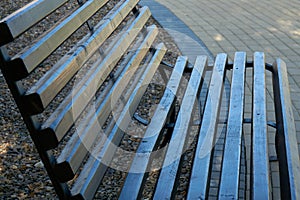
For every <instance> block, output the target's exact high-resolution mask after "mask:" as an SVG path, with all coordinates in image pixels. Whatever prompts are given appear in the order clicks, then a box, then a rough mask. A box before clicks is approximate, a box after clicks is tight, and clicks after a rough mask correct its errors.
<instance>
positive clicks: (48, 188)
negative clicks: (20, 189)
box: [45, 186, 53, 192]
mask: <svg viewBox="0 0 300 200" xmlns="http://www.w3.org/2000/svg"><path fill="white" fill-rule="evenodd" d="M45 189H46V191H48V192H50V191H52V190H53V187H51V186H46V187H45Z"/></svg>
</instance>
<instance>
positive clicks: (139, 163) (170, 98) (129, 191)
mask: <svg viewBox="0 0 300 200" xmlns="http://www.w3.org/2000/svg"><path fill="white" fill-rule="evenodd" d="M186 64H187V58H186V57H178V59H177V62H176V64H175V67H174V70H173V72H172V74H171V77H170V79H169V82H168V84H167V87H166V90H165V92H164V94H163V97H162V99H161V101H160V103H159V104H158V107H157V109H156V111H155V113H154V115H153V117H152V119H151V122H150V124H149V125H148V128H147V130H146V132H145V135H144V137H143V139H142V141H141V143H140V146H139V147H138V149H137V152H136V156H135V157H134V159H133V162H132V164H131V167H130V170H129V173H128V175H127V177H126V180H125V183H124V185H123V188H122V192H121V194H120V197H119V199H124V200H125V199H126V200H127V199H138V198H140V193H141V189H142V185H143V183H144V181H145V177H146V174H147V169H148V165H149V162H150V161H151V154H152V153H154V152H153V151H154V150H155V149H156V148H155V147H156V146H157V143H159V142H160V141H159V140H160V139H161V135H162V131H163V130H164V126H165V123H166V121H167V118H168V115H169V114H170V110H171V107H172V105H173V104H174V101H175V97H176V94H177V90H178V87H179V83H180V81H181V77H182V74H183V71H184V69H185V66H186Z"/></svg>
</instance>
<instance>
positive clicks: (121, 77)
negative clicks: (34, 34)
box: [0, 0, 300, 199]
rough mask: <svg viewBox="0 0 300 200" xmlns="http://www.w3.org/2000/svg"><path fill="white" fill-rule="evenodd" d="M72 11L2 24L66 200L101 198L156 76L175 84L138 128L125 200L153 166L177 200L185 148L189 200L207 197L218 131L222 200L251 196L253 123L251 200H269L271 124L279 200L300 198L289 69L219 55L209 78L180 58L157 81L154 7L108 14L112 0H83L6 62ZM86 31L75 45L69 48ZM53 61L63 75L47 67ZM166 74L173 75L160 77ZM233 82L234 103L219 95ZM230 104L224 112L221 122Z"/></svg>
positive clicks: (16, 85) (159, 48)
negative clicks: (246, 162)
mask: <svg viewBox="0 0 300 200" xmlns="http://www.w3.org/2000/svg"><path fill="white" fill-rule="evenodd" d="M66 2H67V1H66V0H55V1H53V0H44V1H33V2H32V3H30V4H29V5H27V6H26V7H24V8H23V9H22V10H19V11H17V12H15V13H13V14H11V15H10V16H8V17H6V18H5V19H3V20H2V21H1V22H0V46H1V54H0V55H1V56H0V65H1V70H2V73H3V75H4V77H5V79H6V82H7V84H8V86H9V89H10V91H11V93H12V94H13V97H14V99H15V101H16V103H17V106H18V108H19V110H20V112H21V115H22V117H23V120H24V122H25V124H26V126H27V128H28V130H29V132H30V135H31V138H32V140H33V142H34V144H35V146H36V148H37V150H38V153H39V155H40V157H41V160H42V161H43V163H44V166H45V168H46V170H47V172H48V175H49V177H50V179H51V181H52V183H53V186H54V188H55V191H56V193H57V195H58V197H59V198H60V199H92V198H93V197H94V195H95V193H96V192H97V189H98V187H99V185H100V184H101V182H102V179H103V177H104V175H105V172H106V170H107V169H108V167H110V163H111V161H112V160H113V158H114V154H115V152H116V151H117V150H119V149H120V147H119V145H120V143H121V141H122V138H123V137H124V135H126V133H127V132H126V129H127V127H128V126H129V124H130V123H131V121H132V118H133V115H134V113H135V112H136V110H137V108H138V106H139V103H140V101H141V99H142V98H143V96H144V93H145V92H146V89H147V87H148V86H149V85H150V83H151V80H152V79H153V77H155V76H156V75H155V74H156V73H157V71H159V73H161V74H162V75H161V76H164V77H168V78H167V79H168V80H167V82H166V86H165V89H164V91H163V94H162V95H161V98H160V101H159V103H158V104H157V106H156V109H155V111H154V113H153V115H152V117H151V120H149V123H147V121H146V122H145V120H140V121H141V122H143V123H144V124H145V126H146V128H145V132H144V133H141V134H140V135H141V136H140V137H141V139H140V142H139V145H138V147H137V149H136V150H135V151H133V152H131V153H132V154H131V155H133V156H132V159H131V164H130V166H129V169H128V173H127V175H126V178H125V180H124V183H122V185H120V192H119V198H120V199H136V198H142V197H143V195H142V192H143V188H144V187H145V183H146V181H147V178H148V176H149V172H150V171H151V167H150V166H151V164H152V162H153V160H154V157H157V155H159V158H160V159H162V162H161V165H162V166H161V170H160V171H159V175H158V177H157V179H156V180H155V183H154V186H153V188H154V189H153V195H152V198H154V199H162V198H164V199H169V198H176V192H177V188H178V185H179V179H180V174H181V173H182V165H183V162H184V159H183V157H184V156H183V155H184V154H185V153H186V151H187V150H188V149H189V148H190V150H191V151H192V154H193V155H192V157H190V160H189V162H190V163H191V170H190V174H189V177H188V180H189V181H188V184H187V187H186V196H185V197H186V198H187V199H205V198H208V195H209V190H210V187H211V184H210V183H211V175H212V173H211V172H212V168H213V167H212V166H213V153H214V151H215V149H214V145H215V143H216V141H217V139H218V134H217V132H218V125H219V124H220V123H222V124H223V127H224V128H225V129H223V131H224V132H225V140H224V151H223V155H222V157H223V158H222V165H221V175H220V177H219V184H218V185H217V191H218V192H217V196H218V197H219V198H220V199H238V198H244V197H245V196H244V195H243V194H241V193H243V192H244V191H241V189H240V188H243V187H242V184H246V183H245V181H242V180H241V179H242V178H241V177H242V173H243V172H242V170H241V168H242V167H241V165H242V158H243V156H244V155H243V154H244V152H243V142H244V131H243V130H244V125H245V124H246V123H250V125H251V152H250V154H251V161H250V162H251V164H250V166H251V169H250V171H251V174H250V197H251V198H253V199H269V198H272V184H271V181H270V166H269V154H268V125H272V127H273V128H275V129H276V152H277V157H278V161H279V171H280V189H281V198H282V199H299V198H300V163H299V155H298V147H297V139H296V130H295V124H294V119H293V112H292V105H291V101H290V94H289V83H288V78H287V71H286V65H285V63H284V62H283V61H282V60H280V59H278V60H276V62H275V63H274V64H273V65H269V64H265V58H264V54H263V53H260V52H256V53H254V56H253V62H247V61H246V54H245V53H243V52H237V53H236V54H235V58H234V62H233V63H229V62H228V61H227V60H228V58H227V55H226V54H218V55H217V57H216V59H215V62H214V66H213V67H211V66H207V57H206V56H199V57H197V59H196V62H195V63H193V64H190V63H188V58H186V57H184V56H179V57H178V58H177V61H176V63H175V64H174V67H173V69H171V70H170V69H169V70H160V69H161V68H163V66H162V64H161V63H162V60H163V58H164V56H165V54H166V52H167V49H166V47H165V45H164V44H163V43H160V44H154V41H155V38H156V36H157V34H158V32H159V31H158V28H157V27H156V26H155V25H152V26H149V27H147V26H146V25H145V24H146V22H147V21H148V19H149V17H150V16H151V13H150V11H149V9H148V8H147V7H142V8H140V7H138V6H137V3H138V0H126V1H125V0H123V1H119V2H118V3H116V5H113V8H112V9H111V10H109V11H108V12H106V13H105V14H104V15H103V13H104V11H103V12H102V10H101V9H102V7H104V6H105V5H107V3H108V2H109V1H108V0H106V1H100V0H89V1H86V2H81V1H79V6H78V8H77V9H76V10H75V11H73V12H72V13H70V14H69V15H67V16H66V17H65V18H64V19H61V20H60V21H59V22H56V23H53V27H52V28H49V30H47V31H46V32H45V33H44V34H43V35H40V36H39V37H38V39H36V40H35V41H34V42H33V43H32V45H30V46H29V47H27V48H24V49H23V50H21V51H20V52H17V53H16V52H13V53H11V52H10V50H9V45H10V43H11V42H15V41H17V40H18V38H20V37H23V36H24V34H26V31H27V30H29V29H30V28H31V27H34V26H35V25H36V24H38V23H40V21H41V20H43V19H46V20H47V17H48V16H49V14H50V13H53V12H55V10H57V9H59V8H60V7H61V6H62V5H63V4H65V3H66ZM99 10H100V14H99ZM91 17H95V18H97V19H99V20H98V23H95V24H93V22H92V21H91ZM42 23H43V21H42ZM46 23H47V21H46ZM84 27H85V28H86V29H87V31H86V32H84ZM81 29H83V30H82V35H83V36H82V39H81V40H80V41H79V42H78V43H77V41H76V42H74V41H73V40H70V39H69V38H70V37H71V38H72V35H73V34H74V33H76V32H78V31H81ZM66 44H67V45H66ZM65 45H66V46H68V45H69V49H68V50H65V48H64V47H65ZM7 49H8V50H7ZM57 54H58V57H56V56H57ZM49 59H50V60H54V61H55V64H54V65H51V66H49V65H46V64H45V62H47V60H49ZM189 65H193V66H192V67H190V66H189ZM247 68H253V79H252V81H251V82H252V84H253V88H252V90H253V91H252V96H251V97H250V98H251V99H252V100H251V101H252V107H251V110H252V116H251V119H246V118H244V109H245V102H246V98H248V97H249V96H247V95H245V93H246V92H245V87H246V85H245V84H246V71H247V70H246V69H247ZM166 71H167V72H166ZM168 71H169V75H166V74H164V73H168ZM267 71H270V72H271V73H272V76H273V81H272V82H273V90H274V94H273V96H274V103H275V104H274V106H275V111H276V122H275V123H269V122H268V121H267V108H266V104H267V97H266V73H267ZM229 73H231V74H232V78H230V80H229V82H230V88H229V90H230V91H229V94H228V95H227V101H226V92H225V93H224V92H223V90H224V87H225V86H224V85H225V81H226V79H227V78H226V77H227V75H228V74H229ZM164 80H165V79H164ZM184 80H187V81H186V83H185V84H184V83H183V82H184ZM178 99H180V100H178ZM224 99H225V103H227V105H228V106H227V109H225V110H226V114H225V116H226V117H225V120H224V121H223V122H221V121H220V113H221V112H220V111H221V107H222V102H223V100H224ZM197 117H198V120H195V119H197ZM136 118H137V119H138V118H139V117H138V116H136ZM192 143H194V146H193V145H192ZM191 146H192V148H191ZM157 152H159V153H157ZM244 188H245V187H244Z"/></svg>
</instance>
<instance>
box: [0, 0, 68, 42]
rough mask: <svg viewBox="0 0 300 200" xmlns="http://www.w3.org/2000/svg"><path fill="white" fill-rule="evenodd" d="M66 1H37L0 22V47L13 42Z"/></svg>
mask: <svg viewBox="0 0 300 200" xmlns="http://www.w3.org/2000/svg"><path fill="white" fill-rule="evenodd" d="M65 2H67V0H37V1H32V2H31V3H29V4H27V5H26V6H25V7H23V8H21V9H19V10H17V11H16V12H14V13H12V14H11V15H9V16H7V17H6V18H4V19H2V20H1V21H0V33H1V34H0V35H1V36H0V46H2V45H4V44H7V43H9V42H11V41H13V40H14V39H15V38H16V37H17V36H19V35H20V34H22V33H23V32H24V31H26V30H27V29H29V28H30V27H31V26H32V25H34V24H35V23H37V22H38V21H40V20H41V19H43V18H44V17H46V16H47V15H49V14H50V13H51V12H53V11H54V10H55V9H57V8H58V7H60V6H61V5H63V4H64V3H65Z"/></svg>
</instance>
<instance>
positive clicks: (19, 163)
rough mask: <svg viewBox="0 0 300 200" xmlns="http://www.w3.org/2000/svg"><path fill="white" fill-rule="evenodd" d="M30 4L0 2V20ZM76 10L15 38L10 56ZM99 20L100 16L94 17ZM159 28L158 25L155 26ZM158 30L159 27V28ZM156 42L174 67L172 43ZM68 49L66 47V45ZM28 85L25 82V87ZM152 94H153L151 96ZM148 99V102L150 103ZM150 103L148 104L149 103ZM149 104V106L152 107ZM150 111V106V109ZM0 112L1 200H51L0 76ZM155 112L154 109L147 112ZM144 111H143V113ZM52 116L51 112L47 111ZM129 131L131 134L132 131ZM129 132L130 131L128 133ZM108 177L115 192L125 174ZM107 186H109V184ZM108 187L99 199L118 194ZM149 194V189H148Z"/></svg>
mask: <svg viewBox="0 0 300 200" xmlns="http://www.w3.org/2000/svg"><path fill="white" fill-rule="evenodd" d="M28 2H30V0H23V1H13V0H1V1H0V19H2V18H4V17H6V16H7V15H9V14H10V13H12V12H14V11H16V10H17V9H19V8H21V7H22V6H24V5H26V4H27V3H28ZM111 2H112V3H111V4H109V5H108V6H107V8H104V9H103V13H106V11H107V9H110V8H111V7H113V5H114V3H115V2H116V1H111ZM76 7H77V3H76V2H75V1H74V0H71V1H70V2H69V3H67V4H66V5H65V6H63V7H62V8H60V9H59V10H58V11H56V12H55V13H54V14H52V15H50V16H49V17H47V19H45V20H43V21H41V22H40V23H39V25H38V26H37V27H35V28H33V29H31V30H30V31H28V32H26V33H25V34H24V36H22V37H20V38H18V39H17V40H16V42H14V43H12V44H10V45H9V46H8V49H9V52H10V55H14V54H15V52H18V51H19V50H22V49H24V48H26V46H28V44H30V41H32V40H34V39H35V38H37V37H38V36H40V35H41V34H43V32H44V31H45V30H46V29H47V28H48V27H50V26H51V25H52V24H53V23H55V22H57V21H58V20H60V19H61V18H62V17H63V16H64V15H67V14H68V13H69V12H70V11H71V10H73V9H75V8H76ZM97 17H100V18H101V16H96V18H97ZM153 23H154V24H157V23H156V22H155V21H154V20H153V19H151V20H149V22H148V24H153ZM157 25H158V24H157ZM158 26H159V25H158ZM87 31H88V30H87V29H86V28H82V30H79V31H78V34H76V35H75V36H73V37H72V38H71V39H70V40H69V43H70V44H69V46H70V47H72V43H74V42H76V41H78V40H80V39H81V38H82V36H83V35H85V34H86V32H87ZM159 38H160V39H159V40H160V41H164V42H165V43H166V45H167V47H168V49H169V50H170V51H169V52H168V53H167V55H166V57H165V58H164V60H165V61H167V62H169V63H171V64H174V59H175V57H176V55H178V54H180V52H179V50H178V48H177V47H176V45H175V44H174V42H173V41H172V39H171V38H170V37H169V36H168V35H167V34H166V32H164V31H161V32H160V34H159ZM67 46H68V45H67ZM67 51H68V48H66V49H63V48H62V49H58V50H57V51H56V52H55V55H54V56H52V57H50V58H49V59H47V60H46V61H45V62H44V63H43V67H41V68H39V69H38V70H37V71H36V73H35V75H34V77H31V78H32V79H33V80H35V79H38V77H40V76H41V75H42V74H44V73H45V71H46V70H48V68H49V66H51V65H52V63H54V62H55V61H56V60H57V59H59V55H63V54H64V53H66V52H67ZM26 84H27V82H25V85H26ZM151 91H152V93H151ZM160 91H162V88H160V86H158V85H157V84H151V86H150V88H149V89H148V92H147V94H148V95H145V97H144V99H143V100H142V102H143V103H142V104H141V105H140V107H139V110H140V111H139V112H140V113H143V112H144V115H145V116H143V117H145V118H149V114H148V111H146V110H148V109H149V105H148V104H147V101H150V100H151V99H152V100H153V101H154V104H156V103H158V99H159V97H160V95H161V92H160ZM149 99H150V100H149ZM152 100H151V101H152ZM151 101H150V102H148V103H150V104H152V103H153V102H152V103H151ZM150 107H151V106H150ZM0 109H1V113H0V115H1V120H0V129H1V132H0V135H1V144H0V160H1V163H0V198H1V199H53V198H55V192H54V189H53V187H52V185H51V182H50V180H49V178H48V176H47V174H46V172H45V170H44V168H43V165H42V163H41V162H40V159H39V156H38V154H37V151H36V150H35V147H34V145H33V142H32V141H31V139H30V136H29V133H28V132H27V129H26V127H25V125H24V123H23V121H22V119H21V116H20V114H19V111H18V109H17V107H16V105H15V103H14V100H13V99H12V96H11V94H10V92H9V90H8V88H7V85H6V83H5V80H4V78H3V76H2V74H1V73H0ZM150 109H152V111H153V109H154V107H153V108H150ZM143 110H144V111H143ZM49 112H51V110H49ZM150 115H151V114H150ZM131 127H134V128H132V129H134V130H135V129H136V127H139V128H140V129H145V127H144V126H142V125H140V124H137V123H136V122H134V121H133V122H132V124H131ZM132 129H131V130H132ZM129 131H130V130H129ZM133 140H134V139H132V138H124V140H123V141H122V145H123V146H124V148H126V146H128V143H132V141H133ZM133 143H134V144H133V145H132V144H130V145H129V146H130V147H128V148H131V147H132V146H133V148H136V146H137V144H138V141H134V142H133ZM107 173H108V175H107V176H106V177H105V180H106V181H105V182H104V185H107V186H108V188H112V187H113V188H114V187H115V186H116V185H118V184H119V183H120V182H122V181H123V180H124V177H125V173H122V172H117V171H115V170H113V169H109V170H108V172H107ZM110 174H113V175H110ZM156 176H157V173H156V172H153V174H151V175H150V179H152V178H153V177H156ZM108 183H110V184H108ZM106 188H107V187H103V188H102V189H101V188H100V189H99V192H98V194H97V195H98V197H99V198H101V197H102V198H103V197H111V198H112V197H114V195H115V194H116V193H117V192H118V190H119V189H118V188H117V187H116V188H117V189H115V192H114V191H112V190H107V189H106ZM149 190H150V191H151V186H149ZM144 193H145V196H148V195H149V193H151V192H149V191H145V192H144Z"/></svg>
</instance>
